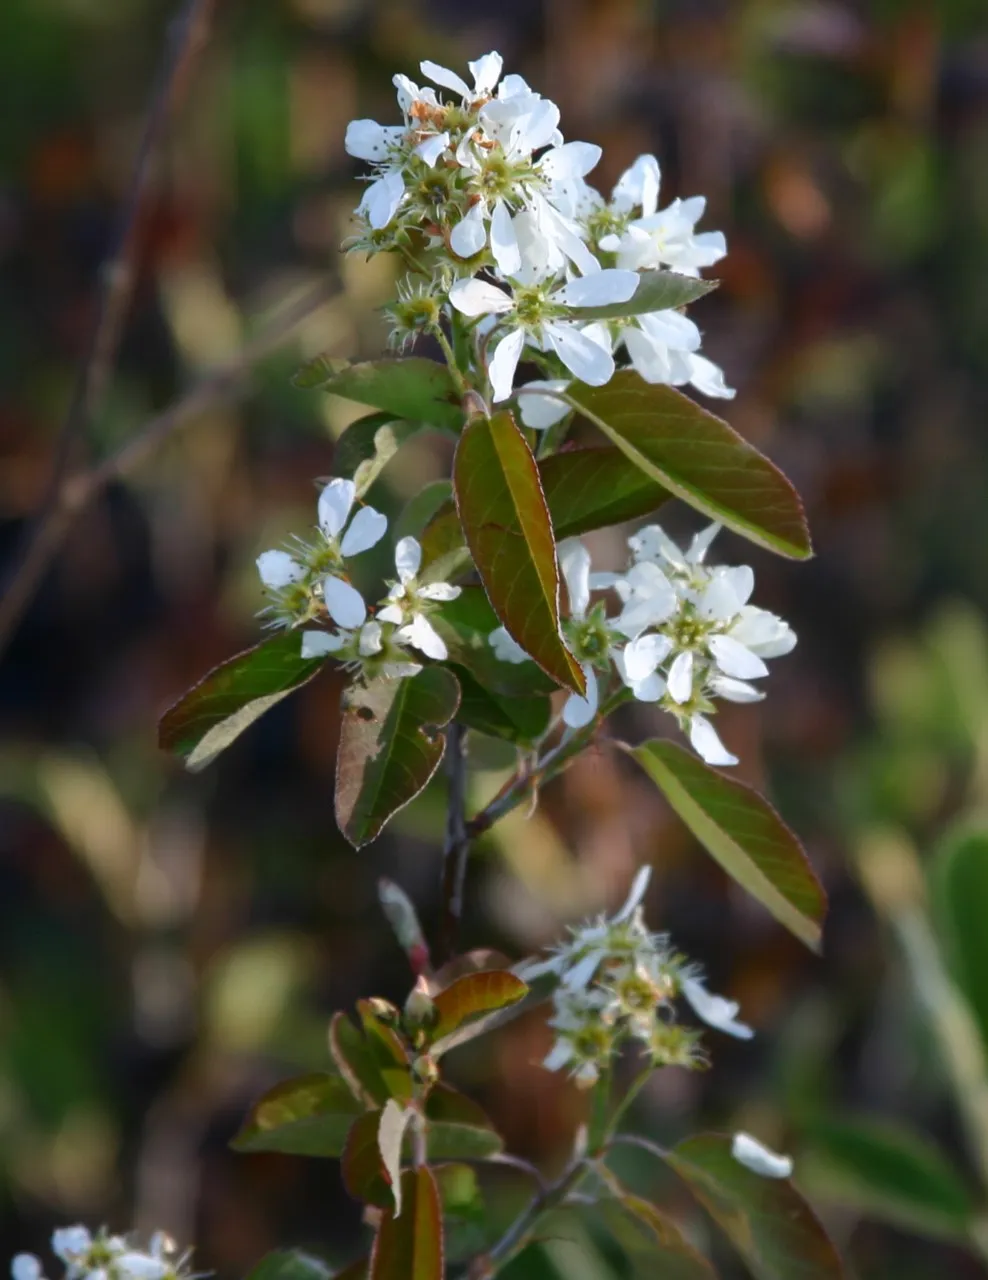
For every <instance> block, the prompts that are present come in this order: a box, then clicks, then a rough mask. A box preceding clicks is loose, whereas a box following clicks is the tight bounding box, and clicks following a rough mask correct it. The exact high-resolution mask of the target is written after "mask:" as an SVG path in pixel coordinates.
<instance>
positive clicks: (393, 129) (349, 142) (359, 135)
mask: <svg viewBox="0 0 988 1280" xmlns="http://www.w3.org/2000/svg"><path fill="white" fill-rule="evenodd" d="M404 132H405V130H404V129H402V127H401V126H400V125H388V126H385V125H382V124H378V123H377V121H376V120H351V121H350V123H349V124H348V125H347V127H346V137H345V138H344V140H343V145H344V147H345V148H346V152H347V155H350V156H356V157H357V159H358V160H370V161H372V162H375V163H380V162H381V161H383V160H386V159H387V158H388V153H389V152H390V150H391V148H392V147H393V146H394V145H395V143H397V142H399V141H400V140H401V138H402V135H403V134H404Z"/></svg>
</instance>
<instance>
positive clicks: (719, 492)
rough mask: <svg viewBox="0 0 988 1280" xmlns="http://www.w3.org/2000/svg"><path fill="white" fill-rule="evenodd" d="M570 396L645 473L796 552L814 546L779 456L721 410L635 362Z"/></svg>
mask: <svg viewBox="0 0 988 1280" xmlns="http://www.w3.org/2000/svg"><path fill="white" fill-rule="evenodd" d="M567 396H568V399H569V400H570V402H571V403H572V404H573V405H574V406H575V407H576V408H578V409H579V410H580V412H581V413H583V414H584V415H585V417H587V418H589V420H590V421H591V422H593V423H594V424H595V425H596V426H597V427H599V428H600V430H601V431H603V433H604V434H605V435H606V436H607V437H608V439H609V440H611V441H612V443H613V444H615V445H617V447H618V448H619V449H620V450H621V451H622V452H623V453H624V454H625V455H626V456H627V457H628V458H630V459H631V461H632V462H633V463H634V464H635V465H636V466H637V467H640V468H641V470H642V471H644V472H645V474H646V475H648V476H651V478H652V479H653V480H655V481H657V482H658V483H659V484H661V485H664V486H665V487H666V488H667V489H668V490H669V491H670V493H673V494H675V496H676V497H677V498H682V499H683V501H684V502H688V503H689V504H690V506H692V507H696V509H697V510H698V511H702V512H703V513H704V514H705V515H707V516H710V517H711V519H713V520H720V521H722V522H723V523H724V524H726V525H727V526H728V528H730V529H733V530H734V531H735V532H736V533H740V534H741V535H742V536H743V537H745V538H748V539H750V540H751V541H752V542H756V543H758V544H759V545H760V546H763V547H767V548H768V550H769V551H775V552H777V553H778V554H779V555H783V556H789V557H791V558H792V559H795V560H805V559H807V558H808V557H809V556H810V555H812V554H813V549H812V546H811V544H810V534H809V529H808V528H807V525H806V517H805V515H804V513H803V504H802V502H801V501H800V499H799V495H798V494H797V492H796V490H795V489H794V488H793V486H792V484H790V482H789V480H787V479H786V477H785V476H784V475H783V474H782V472H781V471H780V470H779V468H778V467H777V466H776V465H775V463H773V462H770V461H769V459H768V458H766V457H765V455H764V454H762V453H759V452H758V450H757V449H756V448H755V447H754V446H753V445H750V444H748V442H747V441H746V440H744V439H742V437H741V436H739V435H738V433H737V432H736V431H735V430H734V429H733V428H732V427H730V426H728V424H727V423H726V422H724V421H723V419H722V418H718V417H715V416H714V414H712V413H708V412H707V410H706V409H702V408H701V407H700V406H699V405H698V404H696V403H695V402H694V401H693V400H690V398H689V397H688V396H684V395H682V394H681V393H680V392H679V391H676V390H674V389H673V388H672V387H666V386H653V385H651V384H650V383H647V382H645V381H644V380H643V379H642V378H640V377H639V376H638V374H637V373H635V372H634V370H632V369H624V370H622V371H621V372H619V373H616V374H615V375H614V377H613V378H612V379H611V380H610V382H609V383H608V384H607V385H606V386H604V387H588V386H586V385H585V384H584V383H581V382H574V383H573V384H572V385H571V386H570V389H569V392H568V393H567Z"/></svg>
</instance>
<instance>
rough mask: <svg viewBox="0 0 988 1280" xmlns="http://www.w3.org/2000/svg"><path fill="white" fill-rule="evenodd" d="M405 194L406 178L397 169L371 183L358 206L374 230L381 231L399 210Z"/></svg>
mask: <svg viewBox="0 0 988 1280" xmlns="http://www.w3.org/2000/svg"><path fill="white" fill-rule="evenodd" d="M404 194H405V180H404V178H403V177H402V176H401V174H400V173H399V172H398V170H397V169H395V170H393V171H392V172H391V173H386V174H385V175H384V177H383V178H378V180H377V181H376V182H372V183H371V184H370V186H369V187H368V188H367V190H366V191H365V192H364V197H363V199H362V200H361V202H360V205H359V206H358V207H359V208H360V209H361V210H362V211H363V212H364V213H365V214H366V215H367V221H368V222H369V223H370V224H371V226H372V227H373V228H374V230H375V231H380V230H381V228H382V227H386V226H387V225H388V223H389V222H390V221H391V219H392V218H393V217H394V216H395V214H396V213H397V212H398V206H399V205H400V204H401V199H402V196H403V195H404Z"/></svg>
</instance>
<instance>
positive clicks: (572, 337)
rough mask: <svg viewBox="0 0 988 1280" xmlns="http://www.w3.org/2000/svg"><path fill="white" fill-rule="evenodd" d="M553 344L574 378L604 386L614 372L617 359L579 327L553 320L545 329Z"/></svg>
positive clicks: (551, 344)
mask: <svg viewBox="0 0 988 1280" xmlns="http://www.w3.org/2000/svg"><path fill="white" fill-rule="evenodd" d="M545 334H546V337H547V338H548V339H549V345H550V346H551V347H552V349H553V351H555V353H556V355H557V356H558V357H559V358H560V360H562V362H563V364H564V365H565V366H566V368H567V369H569V371H570V373H572V374H573V376H574V377H576V378H579V379H580V381H581V382H585V383H587V385H588V386H591V387H602V386H603V385H604V384H605V383H606V382H609V381H610V379H611V376H612V375H613V373H614V357H613V356H612V355H611V353H610V352H609V351H606V350H605V349H604V348H603V347H601V346H598V344H597V343H596V342H594V341H593V340H592V339H590V338H588V337H586V336H585V335H584V334H582V333H581V332H580V330H579V329H577V328H576V326H575V325H572V324H565V323H561V322H559V321H552V322H551V323H550V324H547V325H546V326H545Z"/></svg>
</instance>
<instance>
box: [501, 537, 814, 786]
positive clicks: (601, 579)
mask: <svg viewBox="0 0 988 1280" xmlns="http://www.w3.org/2000/svg"><path fill="white" fill-rule="evenodd" d="M719 529H720V525H717V524H712V525H709V526H708V527H707V528H706V529H704V530H703V531H702V532H701V533H699V534H697V535H696V537H695V538H694V539H693V541H692V542H691V543H690V546H689V548H688V549H687V550H686V551H681V550H680V548H679V547H678V546H677V545H676V544H675V543H674V542H673V541H672V539H671V538H669V537H668V535H667V534H666V533H665V532H664V531H663V530H662V528H661V527H660V526H659V525H657V524H653V525H648V526H646V527H645V528H643V529H640V530H639V531H638V533H636V534H634V535H633V536H632V537H630V538H629V539H628V545H629V547H630V549H631V563H630V565H629V567H628V569H627V570H626V571H625V572H624V573H592V572H591V564H590V553H589V552H588V551H587V549H586V547H585V546H584V545H583V543H582V542H580V541H579V540H578V539H576V538H570V539H567V540H566V541H564V542H562V543H560V544H559V565H560V570H561V572H562V575H563V578H564V580H565V582H566V588H567V592H568V595H569V617H568V619H567V620H566V621H565V622H564V624H563V631H564V635H565V637H566V641H567V643H568V645H569V647H570V649H571V651H572V652H573V655H574V656H575V657H576V659H577V660H578V661H579V663H580V665H581V667H582V669H583V674H584V675H585V676H586V679H587V696H586V697H585V698H582V697H580V696H579V695H577V694H573V695H572V696H571V697H570V698H569V699H568V701H567V702H566V704H565V706H564V707H563V719H564V721H565V723H566V724H568V725H569V726H570V727H571V728H574V729H577V728H582V727H583V726H584V725H586V724H589V723H590V722H591V721H592V720H593V719H594V717H595V716H596V714H597V709H598V706H599V702H600V688H599V681H598V673H600V674H601V675H602V676H604V677H605V678H606V676H607V674H608V673H609V672H610V671H611V669H612V667H613V669H614V670H616V672H617V674H618V676H619V677H620V679H621V680H622V682H623V683H624V684H625V686H626V687H627V688H628V689H630V690H631V692H632V693H633V694H634V696H635V697H636V698H637V699H639V700H640V701H641V702H654V703H657V704H658V705H660V706H661V707H662V708H663V709H664V710H666V711H668V712H670V713H671V714H672V715H674V716H675V717H676V719H677V721H678V722H679V725H680V727H681V728H682V729H683V730H684V732H686V733H687V734H688V736H689V739H690V742H691V743H692V745H693V748H694V750H695V751H696V752H697V754H698V755H700V756H702V757H703V759H704V760H706V761H707V763H708V764H715V765H732V764H737V757H736V756H733V755H731V753H730V752H729V751H728V750H727V748H726V747H725V746H724V744H723V743H722V742H721V740H720V738H719V737H718V735H717V731H716V730H715V729H714V727H713V725H712V724H711V723H710V720H709V719H708V717H709V715H710V714H711V712H713V711H714V710H715V708H714V700H715V699H717V698H724V699H726V700H727V701H729V702H756V701H758V700H759V699H761V698H762V697H764V694H763V693H762V692H761V691H760V690H758V689H757V688H756V687H755V686H754V685H752V684H751V683H750V681H752V680H757V679H759V678H761V677H762V676H766V675H768V667H767V666H766V665H765V659H766V658H777V657H780V656H782V655H783V654H786V653H789V652H790V650H791V649H792V648H793V647H794V646H795V644H796V635H795V632H794V631H793V630H792V628H791V627H790V626H789V625H788V623H786V622H784V621H783V620H782V619H781V618H778V617H776V615H775V614H773V613H769V612H768V611H767V610H765V609H759V608H756V607H755V606H754V605H751V604H749V603H748V601H749V599H750V598H751V593H752V591H753V590H754V585H755V575H754V573H753V572H752V570H751V569H750V568H749V567H748V566H747V565H739V566H737V567H734V568H726V567H724V566H716V567H712V568H711V567H708V566H707V565H706V564H705V563H704V560H705V558H706V554H707V551H708V550H709V548H710V544H711V542H712V541H713V539H714V537H715V536H716V534H717V532H718V531H719ZM595 590H598V591H599V590H612V591H614V593H615V594H616V595H617V597H618V601H619V602H620V604H621V609H620V611H619V612H618V613H617V615H616V616H615V617H613V618H609V617H608V616H607V607H606V604H605V602H604V601H598V602H597V603H596V604H595V605H594V606H593V607H592V608H591V607H590V596H591V592H593V591H595ZM490 643H491V646H492V648H493V649H494V653H495V656H496V657H498V658H500V659H501V660H502V661H503V662H525V661H528V654H526V653H525V651H524V650H523V649H522V648H521V647H520V646H519V645H517V644H516V643H515V641H514V640H513V639H512V638H511V636H509V635H508V633H507V631H505V629H504V628H503V627H499V628H498V629H497V630H496V631H494V632H492V633H491V636H490Z"/></svg>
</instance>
